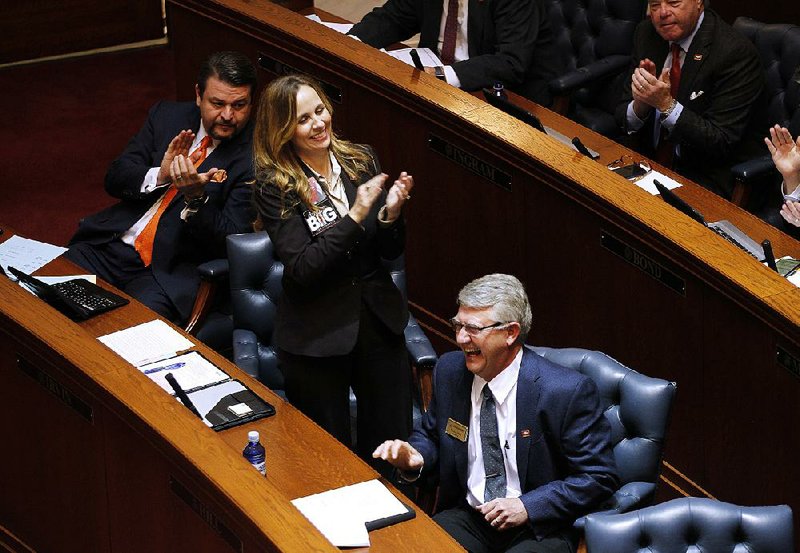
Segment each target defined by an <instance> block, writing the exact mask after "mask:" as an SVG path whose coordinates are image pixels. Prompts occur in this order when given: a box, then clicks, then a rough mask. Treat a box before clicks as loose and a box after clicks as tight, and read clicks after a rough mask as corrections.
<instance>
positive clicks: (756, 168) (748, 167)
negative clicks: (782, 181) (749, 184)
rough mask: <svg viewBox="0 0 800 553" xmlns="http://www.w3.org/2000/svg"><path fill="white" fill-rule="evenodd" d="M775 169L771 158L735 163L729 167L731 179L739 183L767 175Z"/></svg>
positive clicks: (762, 157)
mask: <svg viewBox="0 0 800 553" xmlns="http://www.w3.org/2000/svg"><path fill="white" fill-rule="evenodd" d="M774 169H775V164H774V163H773V162H772V157H770V156H761V157H756V158H753V159H748V160H747V161H743V162H741V163H737V164H736V165H734V166H733V167H731V173H732V174H733V178H734V179H736V180H740V181H746V180H751V179H754V178H757V177H760V176H762V175H765V174H767V173H769V172H770V171H773V170H774Z"/></svg>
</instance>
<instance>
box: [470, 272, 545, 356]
mask: <svg viewBox="0 0 800 553" xmlns="http://www.w3.org/2000/svg"><path fill="white" fill-rule="evenodd" d="M458 305H459V307H461V306H463V307H472V308H476V309H483V308H486V307H491V308H492V310H493V312H494V316H495V317H496V318H497V320H498V321H499V322H503V323H511V322H516V323H519V326H520V333H519V338H518V340H517V342H518V343H520V344H522V343H524V342H525V338H527V336H528V332H529V331H530V329H531V322H532V320H533V315H532V314H531V304H530V302H529V301H528V294H527V293H526V292H525V287H524V286H523V285H522V283H521V282H520V281H519V279H518V278H517V277H515V276H512V275H504V274H501V273H493V274H490V275H486V276H482V277H480V278H477V279H475V280H473V281H472V282H470V283H468V284H467V285H466V286H464V287H463V288H462V289H461V291H460V292H459V293H458Z"/></svg>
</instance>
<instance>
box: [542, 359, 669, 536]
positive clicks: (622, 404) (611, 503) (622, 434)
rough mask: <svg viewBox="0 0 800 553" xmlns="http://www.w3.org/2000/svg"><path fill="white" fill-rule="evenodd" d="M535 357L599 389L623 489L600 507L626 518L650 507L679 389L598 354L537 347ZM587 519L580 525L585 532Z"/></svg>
mask: <svg viewBox="0 0 800 553" xmlns="http://www.w3.org/2000/svg"><path fill="white" fill-rule="evenodd" d="M534 350H535V351H536V353H538V354H539V355H541V356H542V357H545V358H547V359H549V360H550V361H553V362H554V363H557V364H559V365H562V366H564V367H569V368H573V369H575V370H578V371H580V372H581V373H582V374H584V375H586V376H588V377H589V378H591V379H592V380H594V382H595V383H596V384H597V388H598V390H599V392H600V398H601V399H600V400H601V402H602V404H603V407H604V408H605V416H606V419H608V421H609V423H611V441H612V444H613V447H614V461H615V462H616V465H617V473H618V475H619V478H620V488H619V490H617V492H616V493H615V494H614V495H613V496H612V497H611V498H610V499H609V500H608V501H607V502H606V503H605V504H603V505H601V507H600V511H601V512H616V513H624V512H626V511H630V510H632V509H638V508H640V507H644V506H646V505H649V504H650V503H652V501H653V497H654V495H655V490H656V484H657V482H658V475H659V472H660V470H659V469H660V467H661V455H662V452H663V449H664V439H665V436H666V433H667V426H668V423H669V414H670V411H671V408H672V401H673V398H674V397H675V390H676V385H675V383H674V382H669V381H667V380H663V379H660V378H651V377H649V376H645V375H643V374H641V373H638V372H636V371H634V370H633V369H629V368H628V367H626V366H624V365H622V364H621V363H619V362H618V361H615V360H614V359H612V358H611V357H609V356H608V355H605V354H604V353H601V352H599V351H591V350H586V349H577V348H564V349H554V348H545V347H535V348H534ZM585 518H586V517H582V518H580V519H578V520H577V521H576V522H575V526H576V527H578V528H581V527H583V524H584V522H585Z"/></svg>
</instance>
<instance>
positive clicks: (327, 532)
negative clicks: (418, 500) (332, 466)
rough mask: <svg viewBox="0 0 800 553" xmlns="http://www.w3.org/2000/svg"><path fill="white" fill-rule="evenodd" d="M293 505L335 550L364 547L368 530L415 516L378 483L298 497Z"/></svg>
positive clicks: (368, 482)
mask: <svg viewBox="0 0 800 553" xmlns="http://www.w3.org/2000/svg"><path fill="white" fill-rule="evenodd" d="M292 504H293V505H294V506H295V507H297V509H298V510H299V511H300V512H301V513H303V516H305V517H306V518H307V519H308V520H309V521H311V524H313V525H314V526H315V527H316V528H317V530H319V531H320V532H322V534H323V535H324V536H325V537H326V538H327V539H328V541H330V542H331V543H332V544H333V545H335V546H336V547H367V546H369V535H368V531H369V530H375V529H377V528H383V527H384V526H389V525H390V524H395V523H397V522H402V521H404V520H409V519H412V518H414V516H416V513H415V512H414V510H413V509H411V508H410V507H408V506H406V505H405V504H403V502H402V501H400V500H399V499H397V498H396V497H395V496H394V494H392V492H390V491H389V489H388V488H387V487H386V486H384V485H383V484H382V483H381V482H379V481H378V480H368V481H366V482H360V483H358V484H352V485H350V486H343V487H341V488H336V489H333V490H329V491H327V492H322V493H318V494H314V495H309V496H307V497H301V498H298V499H295V500H293V501H292Z"/></svg>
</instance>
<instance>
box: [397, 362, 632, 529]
mask: <svg viewBox="0 0 800 553" xmlns="http://www.w3.org/2000/svg"><path fill="white" fill-rule="evenodd" d="M433 378H434V380H433V400H432V402H431V404H430V407H429V409H428V412H427V413H426V415H425V417H423V420H422V422H421V423H420V424H419V425H418V426H416V427H415V428H414V432H413V433H412V435H411V438H410V439H409V442H410V443H411V445H413V446H414V447H415V448H416V449H417V450H418V451H419V452H420V453H421V454H422V456H423V458H424V459H425V465H424V467H423V475H425V474H426V473H431V472H438V476H439V503H438V509H439V510H443V509H449V508H453V507H456V506H459V505H466V500H465V498H466V494H467V476H468V475H467V443H466V442H462V441H460V440H458V439H456V438H454V437H452V436H450V435H448V434H447V433H446V432H445V428H446V425H447V421H448V419H453V420H455V421H457V422H459V423H461V424H463V425H465V426H467V425H468V424H469V421H470V409H471V406H470V392H471V389H472V381H473V379H474V377H473V375H472V373H470V372H469V371H468V370H467V369H466V365H465V363H464V354H463V353H462V352H460V351H458V352H451V353H447V354H445V355H443V356H442V357H441V358H440V359H439V362H438V363H437V365H436V368H435V369H434V377H433ZM610 440H611V428H610V426H609V424H608V421H606V418H605V416H604V415H603V412H602V409H601V406H600V398H599V395H598V392H597V387H596V386H595V384H594V382H593V381H592V380H591V379H590V378H588V377H586V376H584V375H582V374H581V373H579V372H578V371H575V370H572V369H567V368H564V367H561V366H559V365H555V364H553V363H551V362H550V361H548V360H546V359H544V358H542V357H540V356H539V355H537V354H536V353H534V352H533V351H532V350H531V349H529V348H527V347H526V348H525V349H524V351H523V356H522V363H521V366H520V371H519V379H518V380H517V429H516V441H517V443H516V446H517V447H516V449H517V470H518V473H519V477H520V485H521V486H522V497H521V498H520V499H521V500H522V502H523V504H524V505H525V509H526V510H527V512H528V519H529V522H530V524H531V526H532V528H533V531H534V533H535V535H536V536H537V538H539V539H541V538H543V537H545V536H547V535H550V534H553V533H556V532H561V531H565V530H567V529H569V528H570V527H571V526H572V524H573V523H574V522H575V519H577V518H578V517H580V516H583V515H585V514H587V513H588V512H590V511H592V510H593V508H596V507H597V506H598V505H599V504H600V503H601V502H602V501H603V500H605V499H607V498H608V497H610V496H611V494H612V493H613V492H614V491H615V490H616V489H617V487H618V480H617V476H616V469H615V465H614V458H613V455H612V451H611V441H610Z"/></svg>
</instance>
